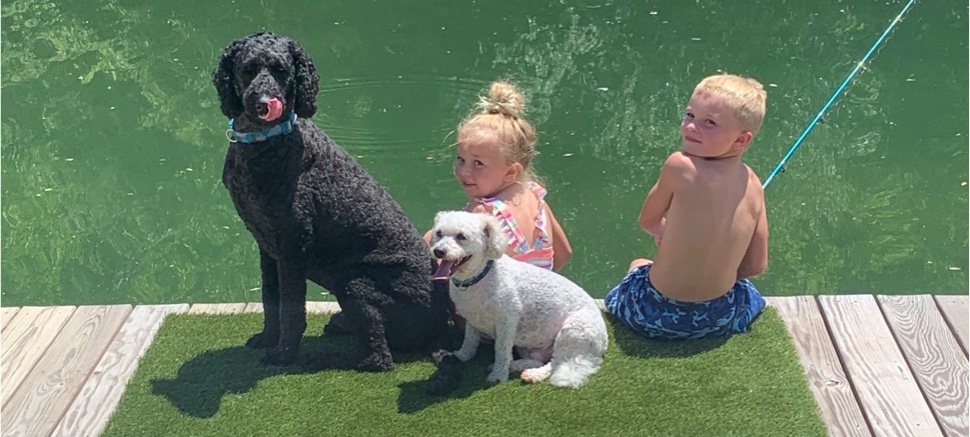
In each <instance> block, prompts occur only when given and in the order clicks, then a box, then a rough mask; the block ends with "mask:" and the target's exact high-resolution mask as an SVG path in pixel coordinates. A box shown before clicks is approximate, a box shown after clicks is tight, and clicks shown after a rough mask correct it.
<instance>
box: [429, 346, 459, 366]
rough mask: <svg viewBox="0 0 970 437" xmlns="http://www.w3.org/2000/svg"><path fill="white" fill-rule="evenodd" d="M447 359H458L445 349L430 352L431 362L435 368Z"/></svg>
mask: <svg viewBox="0 0 970 437" xmlns="http://www.w3.org/2000/svg"><path fill="white" fill-rule="evenodd" d="M448 357H453V358H456V359H457V358H458V357H456V356H455V354H454V353H452V352H451V351H448V350H445V349H441V350H439V351H437V352H432V353H431V360H432V361H434V364H435V365H436V366H437V365H440V364H441V362H442V361H444V360H445V358H448ZM459 361H460V360H459Z"/></svg>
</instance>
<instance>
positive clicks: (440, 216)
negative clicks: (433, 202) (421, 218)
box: [434, 211, 450, 225]
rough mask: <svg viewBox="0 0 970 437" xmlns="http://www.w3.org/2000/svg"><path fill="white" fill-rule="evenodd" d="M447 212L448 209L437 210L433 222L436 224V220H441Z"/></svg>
mask: <svg viewBox="0 0 970 437" xmlns="http://www.w3.org/2000/svg"><path fill="white" fill-rule="evenodd" d="M449 212H450V211H438V213H437V214H435V215H434V224H436V225H437V224H438V222H439V221H441V218H442V217H444V216H445V214H448V213H449Z"/></svg>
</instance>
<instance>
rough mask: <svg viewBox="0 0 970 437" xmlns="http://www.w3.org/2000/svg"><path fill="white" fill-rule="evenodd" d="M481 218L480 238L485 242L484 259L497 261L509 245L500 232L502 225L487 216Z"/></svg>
mask: <svg viewBox="0 0 970 437" xmlns="http://www.w3.org/2000/svg"><path fill="white" fill-rule="evenodd" d="M481 216H482V226H483V228H482V236H484V237H485V238H484V240H485V258H488V259H499V258H501V257H502V255H503V254H505V247H506V246H508V245H509V240H508V237H507V236H506V235H505V232H502V225H500V224H499V222H498V219H496V218H495V217H492V216H491V215H489V214H481Z"/></svg>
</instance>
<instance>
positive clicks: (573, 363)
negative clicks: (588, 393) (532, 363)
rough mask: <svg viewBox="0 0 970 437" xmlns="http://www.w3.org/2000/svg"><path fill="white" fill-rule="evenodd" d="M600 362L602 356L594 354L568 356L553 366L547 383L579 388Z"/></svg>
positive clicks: (598, 367)
mask: <svg viewBox="0 0 970 437" xmlns="http://www.w3.org/2000/svg"><path fill="white" fill-rule="evenodd" d="M602 363H603V358H601V357H598V356H594V355H579V356H575V357H569V358H567V359H565V360H563V361H561V362H559V363H557V364H556V365H555V366H553V369H552V376H550V377H549V383H550V384H552V385H554V386H556V387H569V388H579V387H580V386H582V385H583V384H585V383H586V380H588V379H589V375H592V374H594V373H596V371H597V370H599V369H600V364H602Z"/></svg>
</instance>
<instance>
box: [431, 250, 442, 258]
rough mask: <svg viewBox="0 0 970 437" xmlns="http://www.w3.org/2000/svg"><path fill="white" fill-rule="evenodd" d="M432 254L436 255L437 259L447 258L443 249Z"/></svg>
mask: <svg viewBox="0 0 970 437" xmlns="http://www.w3.org/2000/svg"><path fill="white" fill-rule="evenodd" d="M431 252H433V253H434V256H435V258H443V257H444V256H445V251H443V250H441V249H435V250H432V251H431Z"/></svg>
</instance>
